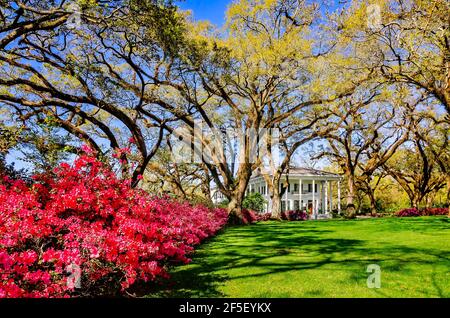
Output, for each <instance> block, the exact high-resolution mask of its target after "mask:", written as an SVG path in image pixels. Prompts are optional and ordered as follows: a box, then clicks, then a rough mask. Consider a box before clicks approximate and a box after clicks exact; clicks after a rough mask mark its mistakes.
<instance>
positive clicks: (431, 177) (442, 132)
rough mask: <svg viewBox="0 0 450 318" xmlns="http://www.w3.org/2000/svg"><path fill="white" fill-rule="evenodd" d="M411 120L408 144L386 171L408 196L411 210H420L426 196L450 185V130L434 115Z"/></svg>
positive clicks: (443, 121)
mask: <svg viewBox="0 0 450 318" xmlns="http://www.w3.org/2000/svg"><path fill="white" fill-rule="evenodd" d="M411 117H412V125H411V134H410V138H409V141H408V142H407V143H406V144H405V145H404V146H403V147H402V148H401V149H399V150H398V151H397V153H396V154H395V155H394V156H392V158H391V159H390V160H388V161H387V162H386V163H385V164H384V165H383V168H384V169H385V171H386V172H387V173H388V174H389V175H391V176H392V177H393V178H394V179H395V180H396V181H397V182H398V184H399V185H400V186H401V187H402V188H403V189H404V191H405V192H406V193H407V195H408V197H409V200H410V204H411V207H414V208H419V207H420V206H421V204H423V201H424V199H425V198H426V196H427V195H429V194H433V193H435V192H437V191H438V190H440V189H442V188H443V187H444V185H445V183H446V182H448V166H449V156H448V154H449V150H450V149H449V147H448V142H449V136H448V131H449V126H448V123H446V121H445V120H443V118H439V116H435V115H433V114H432V113H424V112H423V111H421V112H416V113H413V114H411ZM447 185H448V183H447ZM447 197H448V194H447ZM429 204H430V202H426V203H425V205H429Z"/></svg>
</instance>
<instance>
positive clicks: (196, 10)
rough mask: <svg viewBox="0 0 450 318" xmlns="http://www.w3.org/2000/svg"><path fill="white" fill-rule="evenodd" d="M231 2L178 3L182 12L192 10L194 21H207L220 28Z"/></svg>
mask: <svg viewBox="0 0 450 318" xmlns="http://www.w3.org/2000/svg"><path fill="white" fill-rule="evenodd" d="M230 3H232V1H231V0H185V1H181V2H179V3H178V5H179V7H180V8H182V9H184V10H192V11H193V14H194V18H195V19H196V20H209V21H211V22H212V23H214V24H216V25H218V26H220V25H222V24H223V22H224V21H225V11H226V9H227V6H228V5H229V4H230Z"/></svg>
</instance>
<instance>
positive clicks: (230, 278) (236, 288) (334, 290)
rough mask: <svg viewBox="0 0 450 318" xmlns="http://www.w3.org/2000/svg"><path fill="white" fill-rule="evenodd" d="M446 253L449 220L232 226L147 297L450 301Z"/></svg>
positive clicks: (448, 252)
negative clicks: (373, 275) (377, 273)
mask: <svg viewBox="0 0 450 318" xmlns="http://www.w3.org/2000/svg"><path fill="white" fill-rule="evenodd" d="M449 256H450V220H449V219H448V218H447V217H419V218H380V219H366V220H354V221H343V220H327V221H308V222H263V223H259V224H255V225H251V226H243V227H232V228H227V229H226V230H225V231H224V232H223V233H221V234H219V235H218V236H217V237H215V238H214V239H212V240H211V241H209V242H208V243H206V244H204V245H203V246H201V247H200V248H199V249H198V250H197V252H196V253H195V255H194V256H193V261H192V263H191V264H189V265H186V266H180V267H177V268H174V269H173V271H172V273H171V274H172V285H171V286H162V287H160V288H159V290H158V291H156V292H154V293H151V294H149V295H148V296H150V297H161V296H165V297H181V296H182V297H450V259H449ZM369 264H378V265H379V266H380V267H381V288H379V289H376V288H374V289H370V288H368V287H367V277H368V275H369V273H367V272H366V269H367V266H368V265H369Z"/></svg>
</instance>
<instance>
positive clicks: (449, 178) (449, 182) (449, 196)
mask: <svg viewBox="0 0 450 318" xmlns="http://www.w3.org/2000/svg"><path fill="white" fill-rule="evenodd" d="M446 180H447V204H448V217H449V218H450V175H448V176H447V178H446Z"/></svg>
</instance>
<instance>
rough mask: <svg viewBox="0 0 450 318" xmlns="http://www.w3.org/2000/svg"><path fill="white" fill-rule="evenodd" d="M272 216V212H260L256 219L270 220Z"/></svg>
mask: <svg viewBox="0 0 450 318" xmlns="http://www.w3.org/2000/svg"><path fill="white" fill-rule="evenodd" d="M271 217H272V214H271V213H270V212H266V213H258V214H257V215H256V219H257V221H258V222H263V221H269V220H270V218H271Z"/></svg>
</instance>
